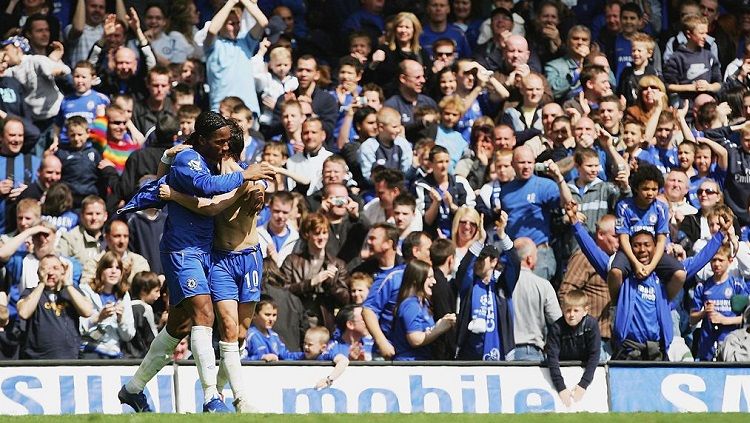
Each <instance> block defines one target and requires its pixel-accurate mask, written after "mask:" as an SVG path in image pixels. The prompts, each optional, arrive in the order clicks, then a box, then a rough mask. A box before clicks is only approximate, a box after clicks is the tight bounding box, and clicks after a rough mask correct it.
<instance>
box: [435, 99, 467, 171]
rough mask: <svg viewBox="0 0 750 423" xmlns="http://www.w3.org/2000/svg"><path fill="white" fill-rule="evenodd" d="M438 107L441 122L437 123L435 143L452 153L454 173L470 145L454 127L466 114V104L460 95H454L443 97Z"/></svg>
mask: <svg viewBox="0 0 750 423" xmlns="http://www.w3.org/2000/svg"><path fill="white" fill-rule="evenodd" d="M438 107H439V108H440V124H439V125H437V133H436V135H435V144H437V145H439V146H442V147H445V148H446V149H447V150H448V153H449V155H450V168H449V170H450V173H451V174H453V169H455V167H456V163H458V161H459V160H461V157H463V155H464V151H466V148H467V147H468V143H467V141H466V140H465V139H464V137H463V136H462V135H461V133H460V132H458V131H456V130H455V129H454V128H455V127H456V124H457V123H458V121H459V120H460V119H461V116H463V115H464V112H465V111H466V106H464V101H463V100H462V99H461V98H460V97H458V96H455V95H452V96H447V97H443V99H442V100H440V104H438Z"/></svg>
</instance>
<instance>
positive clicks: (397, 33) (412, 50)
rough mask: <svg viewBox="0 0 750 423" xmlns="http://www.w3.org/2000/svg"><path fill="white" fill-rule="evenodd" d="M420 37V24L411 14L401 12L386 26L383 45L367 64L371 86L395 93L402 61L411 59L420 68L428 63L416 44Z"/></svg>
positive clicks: (420, 47)
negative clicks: (420, 65) (377, 86)
mask: <svg viewBox="0 0 750 423" xmlns="http://www.w3.org/2000/svg"><path fill="white" fill-rule="evenodd" d="M420 35H422V24H421V23H420V22H419V19H417V17H416V16H415V15H414V14H413V13H409V12H401V13H399V14H397V15H396V16H395V17H394V18H393V19H392V20H391V21H390V22H389V23H388V25H386V32H385V45H382V46H380V48H378V49H377V50H375V53H373V54H372V62H371V64H370V70H371V71H372V74H373V77H374V82H376V83H378V85H380V86H381V87H383V89H384V90H385V91H386V92H390V91H395V88H396V86H395V84H394V81H398V74H399V67H398V66H399V63H401V61H403V60H406V59H411V60H416V61H417V62H419V63H422V64H424V63H427V62H428V61H429V59H428V57H427V55H426V53H425V52H424V51H423V50H422V46H421V45H420V44H419V36H420Z"/></svg>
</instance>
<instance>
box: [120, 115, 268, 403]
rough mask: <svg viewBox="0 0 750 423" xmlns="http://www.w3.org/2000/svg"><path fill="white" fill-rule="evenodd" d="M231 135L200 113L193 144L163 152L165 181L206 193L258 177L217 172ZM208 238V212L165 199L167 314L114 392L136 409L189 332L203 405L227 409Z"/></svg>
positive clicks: (215, 118) (219, 120) (216, 119)
mask: <svg viewBox="0 0 750 423" xmlns="http://www.w3.org/2000/svg"><path fill="white" fill-rule="evenodd" d="M230 138H231V131H230V128H229V125H228V123H227V121H226V120H225V119H224V118H223V117H221V115H219V114H217V113H213V112H204V113H201V115H200V116H198V118H197V119H196V123H195V133H194V134H193V135H191V137H190V138H189V139H188V140H187V141H186V144H188V145H192V146H193V148H192V149H184V150H182V151H180V152H179V153H177V154H176V156H175V157H174V159H173V162H171V163H170V161H171V160H170V158H169V156H168V155H167V154H166V153H165V156H164V157H162V162H163V163H164V164H167V165H169V164H171V169H170V170H169V173H168V174H167V176H166V182H167V184H168V185H169V186H170V187H171V188H172V189H174V190H176V191H179V192H182V193H185V194H188V195H192V196H196V197H211V196H214V195H217V194H223V193H226V192H229V191H232V190H234V189H236V188H238V187H239V186H240V185H241V184H242V183H243V181H244V180H255V179H260V178H262V176H260V175H259V174H258V173H257V167H250V168H248V169H246V170H245V171H243V172H234V173H230V174H226V175H217V173H218V167H217V164H218V163H219V161H220V159H221V157H222V155H224V154H226V152H227V151H228V149H229V140H230ZM160 168H162V167H161V166H160ZM160 170H161V169H160ZM213 238H214V221H213V218H212V217H209V216H201V215H198V214H195V213H193V212H191V211H190V210H188V209H187V208H185V207H183V206H181V205H179V204H177V203H170V205H169V216H168V218H167V222H166V224H165V227H164V235H163V237H162V241H161V245H160V250H161V262H162V266H164V274H165V276H166V282H167V286H168V288H169V303H170V309H169V319H168V320H167V325H166V327H165V328H164V329H163V330H162V331H161V332H160V333H159V334H158V335H157V337H156V339H154V341H153V342H152V343H151V347H150V348H149V352H148V353H147V354H146V357H145V358H144V360H143V362H142V363H141V366H140V367H139V368H138V370H137V371H136V374H135V375H134V376H133V378H132V379H131V380H130V381H129V382H128V383H127V385H125V386H123V387H122V389H121V390H120V392H119V394H118V398H119V399H120V402H122V403H123V404H128V405H130V406H131V407H133V409H134V410H135V411H137V412H142V411H151V408H150V406H149V404H148V401H147V399H146V396H145V395H144V394H143V388H144V387H145V385H146V383H147V382H148V381H149V380H150V379H151V378H153V376H155V375H156V373H158V371H159V370H160V369H161V368H162V367H164V365H166V363H167V362H168V361H169V356H170V355H171V352H172V351H173V350H174V348H175V346H177V344H178V343H179V342H180V340H181V339H182V338H184V337H185V336H187V335H188V334H190V338H191V350H192V352H193V357H194V359H195V361H196V366H197V367H198V374H199V375H200V379H201V382H202V384H203V390H204V407H203V409H204V411H215V412H226V411H228V408H227V407H226V405H224V403H223V402H222V401H221V399H220V398H219V393H218V391H217V388H216V368H215V364H214V363H215V357H214V351H213V347H212V329H211V328H212V326H213V322H214V312H213V304H212V302H211V295H210V293H211V291H210V289H209V285H208V278H207V275H206V273H207V271H208V268H209V265H210V257H211V244H212V242H213Z"/></svg>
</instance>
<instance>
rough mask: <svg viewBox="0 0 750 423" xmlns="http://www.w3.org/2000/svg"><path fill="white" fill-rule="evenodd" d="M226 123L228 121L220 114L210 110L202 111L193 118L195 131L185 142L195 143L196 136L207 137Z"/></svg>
mask: <svg viewBox="0 0 750 423" xmlns="http://www.w3.org/2000/svg"><path fill="white" fill-rule="evenodd" d="M227 125H229V123H227V120H226V119H224V117H223V116H222V115H220V114H218V113H216V112H211V111H206V112H202V113H201V114H199V115H198V118H196V119H195V132H193V133H192V134H191V135H190V138H188V139H187V141H186V142H185V143H186V144H189V145H195V144H196V141H198V137H207V136H209V135H210V134H211V133H213V132H214V131H218V130H219V129H221V128H223V127H225V126H227Z"/></svg>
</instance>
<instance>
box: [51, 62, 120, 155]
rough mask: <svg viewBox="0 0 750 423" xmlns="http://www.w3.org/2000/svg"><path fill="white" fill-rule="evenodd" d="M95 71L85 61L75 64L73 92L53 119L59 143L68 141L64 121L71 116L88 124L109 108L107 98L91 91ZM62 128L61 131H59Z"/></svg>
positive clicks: (92, 66) (65, 99) (64, 100)
mask: <svg viewBox="0 0 750 423" xmlns="http://www.w3.org/2000/svg"><path fill="white" fill-rule="evenodd" d="M95 76H96V69H95V68H94V65H92V64H91V63H89V62H87V61H80V62H78V63H76V65H75V67H74V68H73V89H74V90H75V92H74V93H73V94H71V95H68V96H66V97H65V98H64V99H63V101H62V103H61V104H60V113H58V115H57V118H56V119H55V128H56V130H57V131H60V138H59V139H60V143H63V144H64V143H66V142H67V141H68V131H67V128H66V126H65V121H66V120H67V119H68V118H69V117H72V116H82V117H84V118H85V119H86V122H87V123H88V124H91V121H93V120H94V118H95V117H97V116H101V115H103V114H104V109H105V108H106V107H107V106H109V97H107V96H106V95H104V94H102V93H100V92H98V91H95V90H92V89H91V86H92V85H93V81H94V77H95ZM61 128H62V130H61Z"/></svg>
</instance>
